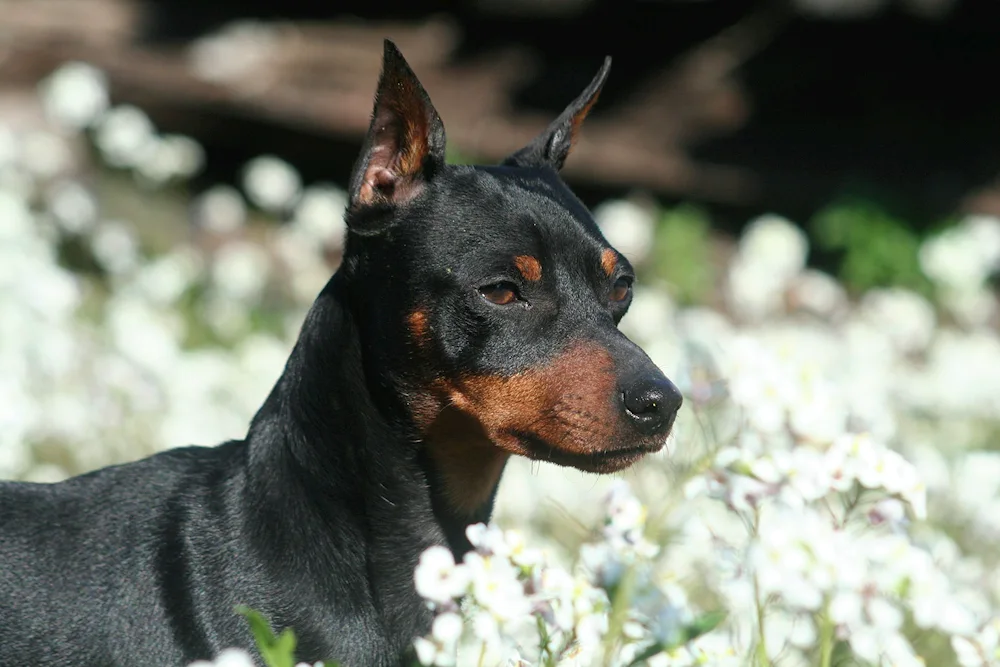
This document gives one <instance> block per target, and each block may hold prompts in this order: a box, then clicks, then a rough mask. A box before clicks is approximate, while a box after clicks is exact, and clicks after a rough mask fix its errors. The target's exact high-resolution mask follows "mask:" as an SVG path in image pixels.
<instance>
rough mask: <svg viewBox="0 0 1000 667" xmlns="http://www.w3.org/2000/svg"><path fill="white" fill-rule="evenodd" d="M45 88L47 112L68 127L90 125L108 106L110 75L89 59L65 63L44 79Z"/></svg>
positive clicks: (43, 95)
mask: <svg viewBox="0 0 1000 667" xmlns="http://www.w3.org/2000/svg"><path fill="white" fill-rule="evenodd" d="M41 88H42V102H43V104H44V105H45V112H46V113H47V114H48V116H49V117H50V118H51V119H52V120H53V121H55V122H56V123H59V124H60V125H63V126H65V127H68V128H73V129H80V128H85V127H88V126H89V125H91V124H92V123H93V122H94V120H95V119H97V118H98V117H99V116H100V115H101V114H102V113H103V112H104V110H105V109H107V108H108V82H107V78H106V77H105V76H104V73H103V72H101V71H100V70H98V69H97V68H95V67H93V66H91V65H88V64H86V63H81V62H73V63H67V64H66V65H63V66H62V67H60V68H59V69H57V70H56V71H55V72H53V73H52V74H51V75H50V76H49V77H48V78H47V79H45V80H44V81H43V82H42V84H41Z"/></svg>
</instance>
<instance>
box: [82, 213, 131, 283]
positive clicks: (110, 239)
mask: <svg viewBox="0 0 1000 667" xmlns="http://www.w3.org/2000/svg"><path fill="white" fill-rule="evenodd" d="M90 249H91V252H93V253H94V258H95V259H96V260H97V261H98V262H99V263H100V264H101V266H102V267H104V269H105V270H106V271H108V272H109V273H116V274H118V273H124V272H126V271H130V270H131V269H133V268H134V267H135V266H136V264H137V263H138V259H139V241H138V239H137V238H136V235H135V232H134V231H133V229H132V227H131V226H130V225H126V224H125V223H122V222H117V221H107V222H102V223H100V224H99V225H98V226H97V228H96V229H95V230H94V233H93V234H92V235H91V238H90Z"/></svg>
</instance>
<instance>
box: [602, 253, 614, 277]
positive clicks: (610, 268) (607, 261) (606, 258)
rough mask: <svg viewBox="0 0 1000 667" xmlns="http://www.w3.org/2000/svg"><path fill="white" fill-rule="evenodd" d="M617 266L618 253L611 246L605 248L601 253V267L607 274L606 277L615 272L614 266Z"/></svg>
mask: <svg viewBox="0 0 1000 667" xmlns="http://www.w3.org/2000/svg"><path fill="white" fill-rule="evenodd" d="M617 266H618V253H617V252H615V251H614V250H612V249H611V248H605V249H604V252H602V253H601V268H602V269H604V273H605V274H607V276H608V278H610V277H611V275H612V274H613V273H614V272H615V267H617Z"/></svg>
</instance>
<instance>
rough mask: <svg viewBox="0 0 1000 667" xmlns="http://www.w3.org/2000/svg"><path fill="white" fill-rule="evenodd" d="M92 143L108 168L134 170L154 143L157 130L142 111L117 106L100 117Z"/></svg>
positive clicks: (132, 107)
mask: <svg viewBox="0 0 1000 667" xmlns="http://www.w3.org/2000/svg"><path fill="white" fill-rule="evenodd" d="M95 141H96V142H97V147H98V148H99V149H100V150H101V154H102V155H103V156H104V159H105V160H107V162H108V164H111V165H112V166H115V167H134V166H136V165H138V164H139V163H140V161H141V160H142V159H143V158H144V156H146V155H147V154H148V151H149V150H150V147H151V146H152V145H153V142H155V141H156V128H155V127H153V123H152V121H151V120H149V116H147V115H146V113H145V112H144V111H142V110H141V109H138V108H136V107H134V106H130V105H123V106H118V107H114V108H113V109H110V110H109V111H107V112H106V113H105V114H104V115H103V116H101V118H100V120H99V121H98V126H97V135H96V136H95Z"/></svg>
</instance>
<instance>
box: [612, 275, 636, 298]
mask: <svg viewBox="0 0 1000 667" xmlns="http://www.w3.org/2000/svg"><path fill="white" fill-rule="evenodd" d="M631 291H632V279H631V278H619V279H618V280H616V281H615V284H614V286H612V288H611V300H612V301H618V302H621V301H624V300H625V299H627V298H628V295H629V293H630V292H631Z"/></svg>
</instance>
